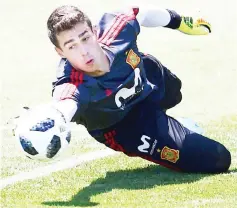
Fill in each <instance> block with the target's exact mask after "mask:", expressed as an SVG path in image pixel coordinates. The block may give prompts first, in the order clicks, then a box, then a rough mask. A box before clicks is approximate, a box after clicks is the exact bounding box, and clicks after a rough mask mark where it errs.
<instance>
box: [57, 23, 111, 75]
mask: <svg viewBox="0 0 237 208" xmlns="http://www.w3.org/2000/svg"><path fill="white" fill-rule="evenodd" d="M57 39H58V42H59V46H60V48H56V51H57V52H58V54H59V55H60V56H61V57H63V58H66V59H67V60H68V61H69V62H70V63H71V64H72V66H73V67H74V68H75V69H77V70H82V71H84V72H88V73H93V72H96V71H98V70H101V71H103V68H104V66H105V65H106V63H104V62H105V61H107V59H106V58H105V54H104V52H103V51H102V49H101V47H100V45H99V43H98V41H97V37H96V33H95V32H94V31H92V30H91V28H90V27H89V26H88V25H87V23H86V22H85V23H78V24H77V25H76V26H75V27H74V28H72V29H71V30H66V31H63V32H61V33H59V34H58V35H57Z"/></svg>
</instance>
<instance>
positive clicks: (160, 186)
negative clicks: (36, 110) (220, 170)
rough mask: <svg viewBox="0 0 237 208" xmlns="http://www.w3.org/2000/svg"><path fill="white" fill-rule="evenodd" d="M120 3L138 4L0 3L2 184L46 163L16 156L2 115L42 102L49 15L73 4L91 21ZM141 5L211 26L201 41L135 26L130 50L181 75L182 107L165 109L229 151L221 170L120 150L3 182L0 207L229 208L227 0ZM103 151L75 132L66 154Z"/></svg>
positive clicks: (231, 66) (233, 119)
mask: <svg viewBox="0 0 237 208" xmlns="http://www.w3.org/2000/svg"><path fill="white" fill-rule="evenodd" d="M128 2H129V3H131V4H134V5H135V4H139V3H143V4H144V1H141V0H136V1H135V0H134V1H133V0H131V1H127V0H121V1H113V2H112V1H111V0H103V1H97V0H96V1H95V0H91V1H80V2H78V0H60V1H55V0H53V1H47V2H46V1H30V0H23V1H13V0H9V1H5V2H4V3H3V5H1V6H3V11H2V13H1V14H2V15H3V19H6V21H3V28H4V30H3V31H2V34H3V38H4V40H11V41H3V43H2V49H3V51H4V53H3V54H2V55H3V57H2V62H1V64H2V65H1V66H2V67H1V74H2V78H1V84H2V88H1V89H0V90H1V98H0V99H1V106H0V107H1V108H0V114H1V120H0V124H1V127H4V129H3V130H2V131H1V137H2V138H1V140H0V142H1V150H0V151H1V175H0V177H1V179H3V178H6V177H9V176H12V175H15V174H18V173H20V172H23V171H30V170H31V169H34V168H37V167H40V166H44V165H46V164H47V163H38V162H36V161H31V160H28V159H27V158H24V157H22V156H21V155H20V153H19V151H18V150H17V149H16V144H15V141H14V140H13V138H12V136H11V127H12V126H11V125H10V124H9V119H10V118H12V117H15V116H16V115H18V114H19V109H20V108H21V107H22V106H32V105H33V106H34V105H37V104H39V103H43V102H48V101H49V100H50V99H51V81H52V80H53V79H54V77H55V67H56V64H57V63H58V56H57V55H56V53H55V51H54V48H53V46H52V45H51V44H50V42H49V40H48V37H47V31H46V21H47V18H48V16H49V14H50V13H51V12H52V11H53V9H55V8H56V7H57V6H59V5H62V4H73V5H77V6H79V7H80V8H81V9H83V10H84V9H85V11H86V12H87V14H88V15H89V16H91V17H92V16H93V15H95V16H97V15H98V14H96V12H95V11H97V10H98V13H99V12H100V11H101V12H102V11H109V10H112V9H115V8H118V7H121V6H122V4H123V3H128ZM150 3H151V4H154V5H157V6H158V7H164V8H170V9H174V10H176V11H177V12H180V13H182V14H185V15H186V14H187V15H189V14H190V15H193V14H194V15H197V14H198V15H199V12H198V11H199V10H200V11H201V14H202V13H203V14H204V17H207V20H208V21H210V22H211V24H212V26H213V32H212V34H211V35H210V36H205V37H203V36H202V37H194V36H186V35H183V34H181V33H179V32H177V31H174V30H168V29H163V28H154V29H144V28H142V29H141V33H140V35H139V37H138V45H139V48H140V50H141V51H143V52H148V53H151V54H153V55H155V56H156V57H157V58H159V60H160V61H161V62H162V63H163V64H164V65H166V66H167V67H168V68H169V69H171V70H172V71H173V72H174V73H175V74H177V75H178V76H179V77H180V78H181V80H182V82H183V87H182V92H183V95H184V96H183V101H182V103H181V104H180V105H178V106H176V107H175V108H173V109H171V110H170V111H169V113H172V114H173V115H174V116H177V117H179V116H184V117H189V118H192V119H194V120H195V121H198V123H201V125H202V126H203V127H204V129H205V135H207V136H210V137H211V138H213V139H215V140H217V141H220V142H222V143H223V144H224V145H225V146H226V147H227V148H228V149H230V151H231V154H232V165H231V168H230V172H229V173H226V174H220V175H208V174H180V173H176V172H172V171H169V170H167V169H165V168H162V167H160V166H157V165H154V164H152V163H150V162H147V161H145V160H141V159H138V158H128V157H126V156H124V155H122V154H119V155H116V156H111V157H109V158H105V159H101V160H97V161H93V162H90V163H86V164H83V165H79V166H78V167H76V168H73V169H70V170H69V169H68V170H65V171H60V172H56V173H53V174H51V175H50V176H47V177H44V178H38V179H35V180H27V181H23V182H20V183H16V184H14V185H11V186H7V187H5V188H4V189H2V190H1V207H3V208H8V207H9V208H10V207H13V208H18V207H20V208H45V207H50V208H56V207H99V208H104V207H108V208H114V207H115V208H116V207H119V208H121V207H129V208H138V207H141V208H150V207H162V208H163V207H164V208H170V207H175V208H194V207H195V208H197V207H198V208H202V207H203V208H236V207H237V145H236V140H237V108H236V106H237V97H236V95H237V82H236V77H237V70H236V66H237V59H236V49H237V48H236V46H237V44H236V43H237V39H236V37H237V30H236V29H234V28H233V22H236V21H237V15H236V9H235V8H236V6H235V5H236V1H235V0H231V1H228V2H226V1H214V0H210V1H205V0H199V1H192V0H181V1H173V0H160V1H159V2H157V1H155V0H149V1H147V2H145V4H150ZM213 5H215V9H213ZM93 8H96V10H95V9H93ZM223 8H224V9H223ZM220 14H221V17H224V18H220ZM93 18H94V17H93ZM93 18H92V19H93ZM16 20H17V23H16ZM227 20H231V21H227ZM18 23H19V24H18ZM230 28H231V32H229V31H230ZM16 34H17V35H16ZM77 128H78V127H77ZM103 148H104V146H103V145H101V144H99V143H96V142H95V141H93V139H92V138H90V137H89V136H88V135H86V134H84V133H81V132H80V131H74V132H73V142H72V145H71V147H70V149H69V151H68V153H67V154H68V156H70V155H80V154H83V153H85V152H88V151H93V150H97V149H103Z"/></svg>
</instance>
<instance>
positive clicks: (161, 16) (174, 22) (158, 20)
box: [137, 7, 211, 35]
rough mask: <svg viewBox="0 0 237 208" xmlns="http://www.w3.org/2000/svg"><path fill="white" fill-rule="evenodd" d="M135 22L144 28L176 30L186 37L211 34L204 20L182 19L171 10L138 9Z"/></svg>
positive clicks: (209, 26)
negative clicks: (186, 35) (160, 27)
mask: <svg viewBox="0 0 237 208" xmlns="http://www.w3.org/2000/svg"><path fill="white" fill-rule="evenodd" d="M137 20H138V22H139V23H140V25H142V26H144V27H159V26H162V27H167V28H171V29H177V30H178V31H180V32H182V33H185V34H188V35H207V34H208V33H210V32H211V25H210V23H208V22H207V21H205V20H204V19H202V18H200V19H197V20H195V21H194V20H193V18H192V17H184V16H181V15H180V14H178V13H177V12H175V11H173V10H168V9H162V8H146V7H139V13H138V14H137Z"/></svg>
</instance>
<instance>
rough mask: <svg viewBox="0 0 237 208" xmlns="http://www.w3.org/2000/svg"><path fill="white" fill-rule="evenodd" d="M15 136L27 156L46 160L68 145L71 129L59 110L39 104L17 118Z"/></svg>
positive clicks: (58, 153)
mask: <svg viewBox="0 0 237 208" xmlns="http://www.w3.org/2000/svg"><path fill="white" fill-rule="evenodd" d="M15 138H16V140H17V143H18V144H19V146H20V149H21V150H22V151H23V153H24V154H25V155H26V156H27V157H29V158H31V159H36V160H44V161H47V160H50V159H53V158H56V157H57V156H59V155H60V154H61V153H62V152H63V151H64V150H65V149H66V148H67V147H68V145H69V143H70V140H71V131H70V127H69V122H67V121H66V119H65V118H64V116H63V114H62V113H61V112H59V111H58V110H57V109H56V108H54V107H53V106H51V105H40V106H37V107H34V108H31V109H29V110H27V111H25V112H24V113H23V114H22V115H21V116H20V117H19V118H18V119H17V123H16V128H15Z"/></svg>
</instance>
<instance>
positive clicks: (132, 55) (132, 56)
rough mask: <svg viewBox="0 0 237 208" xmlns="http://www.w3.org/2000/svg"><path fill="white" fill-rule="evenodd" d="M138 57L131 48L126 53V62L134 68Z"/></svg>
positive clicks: (138, 60) (137, 62)
mask: <svg viewBox="0 0 237 208" xmlns="http://www.w3.org/2000/svg"><path fill="white" fill-rule="evenodd" d="M140 61H141V59H140V57H139V56H138V55H137V54H136V53H135V52H134V51H133V50H132V49H131V50H130V51H129V52H128V54H127V59H126V62H127V63H128V64H129V65H130V66H131V67H132V68H133V69H135V68H136V66H137V65H138V64H139V63H140Z"/></svg>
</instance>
